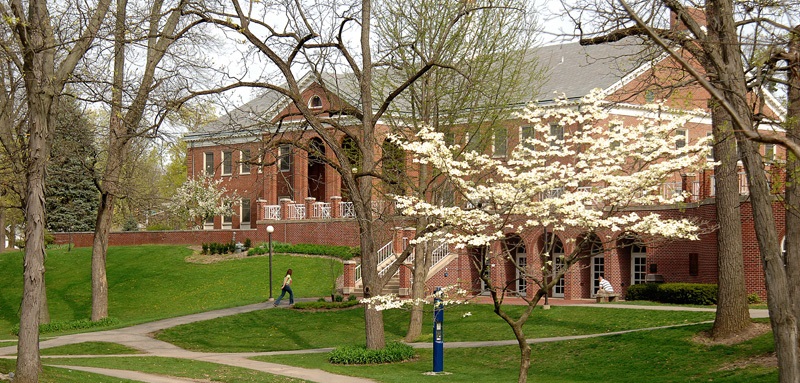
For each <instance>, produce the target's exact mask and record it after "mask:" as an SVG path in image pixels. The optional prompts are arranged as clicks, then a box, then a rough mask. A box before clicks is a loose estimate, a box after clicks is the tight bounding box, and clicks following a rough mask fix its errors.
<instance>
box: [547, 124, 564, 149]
mask: <svg viewBox="0 0 800 383" xmlns="http://www.w3.org/2000/svg"><path fill="white" fill-rule="evenodd" d="M563 143H564V127H563V126H561V125H559V124H550V146H555V147H561V145H563Z"/></svg>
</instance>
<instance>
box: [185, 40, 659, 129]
mask: <svg viewBox="0 0 800 383" xmlns="http://www.w3.org/2000/svg"><path fill="white" fill-rule="evenodd" d="M528 57H529V58H530V59H536V60H537V63H538V67H539V70H543V71H544V74H545V77H544V79H543V83H541V84H538V86H535V85H534V84H532V86H531V89H532V91H531V92H530V93H527V94H520V95H519V98H518V99H516V100H510V102H511V104H514V105H525V104H527V103H529V102H531V101H538V102H541V103H547V102H549V101H552V100H554V99H555V98H556V97H559V96H562V95H563V96H565V97H566V98H567V99H578V98H581V97H583V96H585V95H587V94H588V93H589V92H590V91H591V90H593V89H595V88H600V89H603V90H606V91H609V92H610V91H613V90H614V89H616V88H619V87H621V86H622V85H624V83H626V82H627V81H631V80H632V79H633V78H634V77H635V76H637V75H638V74H640V73H642V72H643V71H644V70H646V69H648V68H650V67H651V62H652V61H653V59H651V60H650V61H648V60H647V59H648V58H650V57H658V58H657V59H658V60H660V59H661V58H663V57H664V55H663V54H660V55H658V53H657V52H656V53H654V51H652V50H651V51H647V46H646V45H645V44H642V42H641V40H640V39H638V38H635V37H629V38H626V39H623V40H621V41H618V42H614V43H607V44H599V45H589V46H582V45H580V44H579V43H577V42H572V43H565V44H554V45H548V46H542V47H538V48H534V49H531V50H530V51H529V53H528ZM315 83H322V85H324V87H325V88H326V89H327V90H329V91H331V92H332V93H333V94H334V95H336V96H337V97H339V98H340V99H342V100H343V101H345V102H348V103H350V104H352V105H358V104H359V103H360V101H359V99H360V97H359V85H358V83H357V81H356V78H355V76H354V75H353V74H352V73H330V72H326V73H322V74H321V75H320V78H319V79H317V78H316V77H315V76H314V75H313V74H312V73H310V72H309V73H306V74H305V75H304V76H303V77H302V78H301V79H300V81H299V82H298V85H299V86H300V88H301V89H303V90H306V89H309V88H310V87H312V86H314V84H315ZM533 89H539V91H538V93H535V92H534V90H533ZM379 93H386V92H380V91H376V92H375V94H379ZM290 102H291V101H290V100H289V99H288V98H287V97H286V96H284V95H282V94H280V93H279V92H277V91H274V90H265V91H264V92H263V93H261V95H259V96H257V97H255V98H254V99H253V100H251V101H249V102H247V103H245V104H244V105H241V106H239V107H237V108H236V109H234V110H231V111H230V112H228V113H227V114H225V115H224V116H222V117H220V118H219V119H218V120H217V121H215V122H213V123H211V124H209V125H208V126H206V127H204V128H203V130H202V131H201V132H198V133H194V134H189V135H187V139H190V140H191V139H200V138H201V137H203V136H209V135H213V134H218V133H222V132H226V131H228V132H230V131H232V130H239V131H241V130H246V131H252V132H255V131H263V130H264V129H268V128H269V126H271V125H272V124H271V121H272V120H273V119H274V118H275V117H277V116H278V114H279V113H281V112H282V111H283V110H284V109H285V108H286V107H287V106H288V105H289V104H290ZM398 102H401V100H399V99H398ZM399 109H403V106H402V105H400V106H399V107H396V108H394V110H395V111H397V110H399Z"/></svg>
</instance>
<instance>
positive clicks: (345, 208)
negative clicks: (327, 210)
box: [339, 202, 356, 218]
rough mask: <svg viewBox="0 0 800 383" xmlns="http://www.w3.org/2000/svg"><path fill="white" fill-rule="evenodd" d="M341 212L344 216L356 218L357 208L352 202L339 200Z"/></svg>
mask: <svg viewBox="0 0 800 383" xmlns="http://www.w3.org/2000/svg"><path fill="white" fill-rule="evenodd" d="M339 213H340V214H341V215H342V218H355V217H356V209H355V207H354V206H353V203H352V202H339Z"/></svg>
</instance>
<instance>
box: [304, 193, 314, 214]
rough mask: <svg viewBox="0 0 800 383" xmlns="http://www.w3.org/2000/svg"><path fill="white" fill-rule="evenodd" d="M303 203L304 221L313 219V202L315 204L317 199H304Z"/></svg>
mask: <svg viewBox="0 0 800 383" xmlns="http://www.w3.org/2000/svg"><path fill="white" fill-rule="evenodd" d="M304 202H305V205H306V219H311V218H314V202H317V199H316V198H314V197H306V199H305V201H304Z"/></svg>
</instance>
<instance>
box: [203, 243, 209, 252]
mask: <svg viewBox="0 0 800 383" xmlns="http://www.w3.org/2000/svg"><path fill="white" fill-rule="evenodd" d="M203 254H208V244H207V243H204V244H203Z"/></svg>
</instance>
